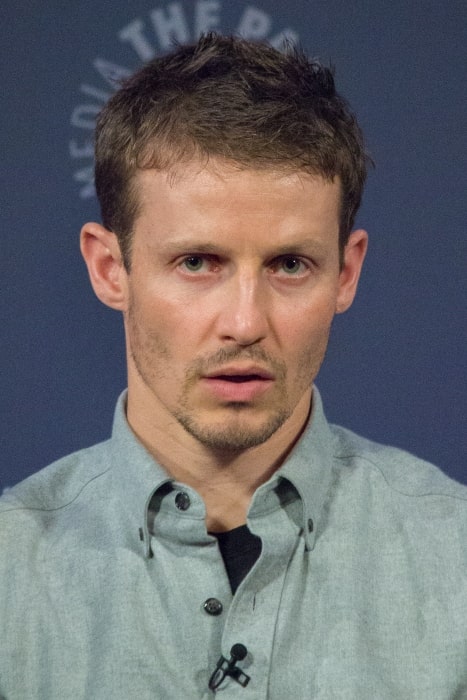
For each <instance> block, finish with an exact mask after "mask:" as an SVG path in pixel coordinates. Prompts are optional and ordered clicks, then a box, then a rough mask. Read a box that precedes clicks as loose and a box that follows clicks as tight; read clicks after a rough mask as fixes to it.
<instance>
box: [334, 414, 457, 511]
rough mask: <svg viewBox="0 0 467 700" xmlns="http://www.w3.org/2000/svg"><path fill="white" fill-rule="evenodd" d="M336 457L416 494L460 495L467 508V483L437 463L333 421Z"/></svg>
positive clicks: (344, 465)
mask: <svg viewBox="0 0 467 700" xmlns="http://www.w3.org/2000/svg"><path fill="white" fill-rule="evenodd" d="M330 427H331V432H332V435H333V448H334V449H333V452H334V459H335V460H336V461H337V462H338V463H339V464H340V466H341V467H342V468H343V469H344V470H345V469H347V470H350V471H358V470H361V471H363V472H365V473H366V475H367V476H368V477H370V475H371V474H373V475H374V477H375V479H376V480H381V481H382V483H383V484H384V485H385V487H386V488H387V489H388V490H390V491H393V492H394V493H399V494H400V495H401V496H407V497H409V498H410V497H412V498H420V497H430V496H432V497H436V496H439V497H445V498H448V499H449V498H452V499H458V500H459V505H460V506H461V507H464V508H465V509H466V511H467V486H465V485H464V484H461V483H459V482H457V481H454V480H453V479H451V478H450V477H448V476H447V475H446V474H445V473H444V472H443V471H442V470H441V469H439V468H438V467H436V466H435V465H433V464H431V463H429V462H427V461H425V460H423V459H420V458H418V457H416V456H415V455H413V454H411V453H409V452H407V451H405V450H402V449H399V448H397V447H390V446H388V445H382V444H380V443H377V442H373V441H371V440H368V439H366V438H363V437H361V436H360V435H357V434H356V433H353V432H352V431H350V430H347V429H346V428H342V427H341V426H337V425H331V426H330Z"/></svg>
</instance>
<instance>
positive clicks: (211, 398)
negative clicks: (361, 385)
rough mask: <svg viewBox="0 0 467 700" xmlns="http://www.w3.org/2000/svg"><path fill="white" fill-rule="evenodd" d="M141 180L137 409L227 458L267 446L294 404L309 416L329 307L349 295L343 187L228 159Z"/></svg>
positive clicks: (130, 306)
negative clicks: (341, 235)
mask: <svg viewBox="0 0 467 700" xmlns="http://www.w3.org/2000/svg"><path fill="white" fill-rule="evenodd" d="M136 184H137V187H138V189H139V193H140V195H139V196H140V202H141V207H140V213H139V215H138V218H137V220H136V221H135V225H134V233H133V245H132V252H131V270H130V272H129V273H128V277H127V278H126V305H125V308H124V316H125V331H126V339H127V350H128V363H129V412H131V411H133V414H135V410H134V407H137V411H140V412H141V411H143V412H144V413H145V416H144V421H145V423H146V424H148V423H152V424H153V425H158V426H164V425H166V426H167V429H169V430H171V431H172V432H173V430H175V431H176V432H177V431H178V432H179V433H180V435H181V436H182V438H183V436H185V437H186V435H187V433H188V434H189V435H190V436H192V437H194V438H195V439H196V440H197V441H199V442H200V443H202V444H203V445H204V446H206V447H208V448H209V449H211V450H214V451H222V452H223V453H236V452H238V451H241V450H244V449H247V448H249V447H253V446H255V445H259V444H261V443H264V442H265V441H266V440H268V438H269V437H271V435H273V433H274V432H275V431H276V430H277V429H278V428H280V426H282V425H283V424H284V422H285V421H287V419H288V418H289V417H291V416H293V415H294V414H297V412H299V413H301V414H302V422H303V421H304V420H305V419H306V415H307V413H308V410H309V404H310V398H311V385H312V382H313V380H314V378H315V376H316V374H317V372H318V369H319V367H320V365H321V362H322V359H323V357H324V353H325V350H326V346H327V342H328V336H329V331H330V326H331V322H332V319H333V316H334V314H335V313H336V311H337V310H344V309H345V308H346V307H347V306H348V305H349V304H350V302H351V300H350V301H349V300H348V299H347V296H346V294H345V290H344V287H345V283H344V282H345V280H344V277H343V276H342V275H343V274H344V273H340V270H339V251H338V227H339V201H340V187H339V184H338V183H337V182H334V183H330V182H327V181H325V180H323V179H322V178H320V177H318V176H311V175H308V174H304V173H296V172H291V173H284V172H278V171H274V170H249V169H246V170H239V169H236V168H235V167H234V166H233V165H231V164H225V163H222V162H220V161H214V163H213V164H210V165H209V166H208V167H204V166H203V165H201V164H200V163H197V162H194V163H191V164H189V165H188V166H185V167H183V168H182V167H181V166H180V168H179V170H178V171H177V172H176V173H175V175H173V174H172V175H169V174H168V173H166V172H158V171H154V170H147V171H142V172H140V173H139V174H138V175H137V182H136ZM174 426H175V428H174Z"/></svg>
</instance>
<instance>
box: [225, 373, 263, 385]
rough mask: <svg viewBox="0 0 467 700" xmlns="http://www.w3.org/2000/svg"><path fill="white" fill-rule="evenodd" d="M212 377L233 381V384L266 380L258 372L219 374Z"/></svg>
mask: <svg viewBox="0 0 467 700" xmlns="http://www.w3.org/2000/svg"><path fill="white" fill-rule="evenodd" d="M213 379H220V380H221V381H224V382H233V383H234V384H242V383H244V382H258V381H259V382H261V381H266V379H265V377H261V376H260V375H259V374H219V375H218V376H217V377H213Z"/></svg>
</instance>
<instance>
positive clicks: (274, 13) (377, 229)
mask: <svg viewBox="0 0 467 700" xmlns="http://www.w3.org/2000/svg"><path fill="white" fill-rule="evenodd" d="M210 28H213V29H219V30H222V31H224V32H232V31H236V32H238V31H240V32H243V34H245V35H247V36H250V37H254V38H265V39H268V40H271V41H272V42H274V43H276V42H278V41H280V38H281V36H283V35H284V34H288V35H289V36H291V37H292V38H295V39H298V40H300V42H301V43H302V45H303V46H304V47H305V48H306V49H307V51H308V52H309V53H310V54H311V55H313V56H317V57H320V58H321V59H323V60H324V61H327V62H332V63H333V64H334V65H335V66H336V74H337V83H338V86H339V88H340V90H341V91H342V92H343V93H344V94H345V95H346V96H347V97H348V99H349V100H350V102H351V104H352V105H353V106H354V109H355V110H356V112H357V114H358V116H359V118H360V121H361V124H362V126H363V128H364V131H365V133H366V137H367V143H368V147H369V149H370V151H371V153H372V155H373V158H374V160H375V162H376V169H375V170H374V171H373V172H372V173H371V175H370V179H369V183H368V187H367V192H366V197H365V200H364V204H363V207H362V209H361V212H360V215H359V220H358V223H359V224H360V225H362V226H364V227H366V228H367V229H368V231H369V233H370V250H369V257H368V261H367V264H366V270H365V273H364V277H363V280H362V282H361V287H360V291H359V294H358V296H357V299H356V302H355V304H354V307H353V308H352V309H351V310H350V312H349V313H348V314H346V315H345V316H343V317H339V318H337V319H336V323H335V326H334V330H333V337H332V340H331V345H330V348H329V353H328V358H327V361H326V364H325V366H324V368H323V370H322V372H321V374H320V377H319V380H318V385H319V386H320V389H321V392H322V394H323V396H324V401H325V407H326V411H327V414H328V417H329V418H330V419H331V420H332V421H334V422H338V423H341V424H344V425H346V426H347V427H349V428H351V429H353V430H356V431H357V432H360V433H361V434H364V435H366V436H368V437H370V438H373V439H376V440H378V441H381V442H385V443H392V444H395V445H398V446H401V447H404V448H406V449H408V450H410V451H412V452H414V453H416V454H418V455H420V456H422V457H424V458H426V459H428V460H430V461H432V462H435V463H436V464H438V465H439V466H440V467H441V468H442V469H443V470H444V471H446V472H447V473H448V474H450V475H451V476H453V477H454V478H456V479H458V480H460V481H464V482H467V464H466V457H467V424H466V413H467V412H466V408H467V400H466V390H465V376H466V364H467V363H466V351H465V347H466V341H467V318H466V282H465V280H466V271H467V231H466V222H467V211H466V209H467V207H466V194H467V193H466V190H467V177H466V175H465V166H466V155H467V130H466V124H467V90H466V84H465V83H466V73H467V5H466V3H465V1H464V0H462V1H456V0H449V2H446V3H440V2H432V1H430V0H423V1H421V0H419V1H416V0H413V1H412V2H410V3H407V2H405V1H404V2H402V1H401V0H395V1H394V2H391V3H389V2H387V1H386V0H372V2H369V1H368V2H367V1H366V0H358V1H356V2H344V1H343V0H340V1H337V0H326V2H324V1H323V0H316V1H313V0H290V2H288V3H287V4H286V3H283V2H281V1H279V0H277V1H276V2H273V1H270V2H268V1H267V0H255V1H254V2H242V1H241V0H238V1H236V2H228V1H227V0H224V1H222V0H198V1H194V0H193V1H192V2H183V1H181V2H164V1H163V0H159V2H156V1H155V0H153V1H152V2H151V1H149V0H145V1H143V0H133V1H132V2H131V3H126V2H123V0H120V2H118V1H113V2H106V1H104V0H92V2H91V1H90V0H81V1H80V2H79V3H78V2H75V3H60V2H59V1H58V0H55V1H52V0H48V1H47V0H40V1H39V0H29V2H28V3H27V7H26V3H17V2H14V1H13V0H4V2H3V3H2V22H1V24H0V31H1V52H2V60H1V70H2V78H1V80H2V93H3V100H2V102H3V104H2V110H1V112H0V120H1V130H0V133H1V139H2V144H1V154H2V155H1V185H0V187H1V190H0V191H1V198H2V204H1V222H2V229H1V246H0V255H1V277H0V279H1V288H2V293H1V296H0V313H1V319H0V320H1V326H0V329H1V330H0V333H1V343H2V371H1V379H0V382H1V383H0V392H1V404H0V406H1V407H0V410H1V416H0V425H1V441H2V442H1V454H2V461H1V465H0V490H1V488H2V487H5V486H8V485H11V484H13V483H15V482H17V481H19V480H20V479H22V478H24V477H26V476H27V475H29V474H31V473H32V472H33V471H36V470H37V469H39V468H41V467H43V466H45V465H46V464H47V463H49V462H50V461H52V460H53V459H56V458H58V457H60V456H62V455H63V454H65V453H68V452H70V451H72V450H74V449H77V448H80V447H83V446H86V445H89V444H91V443H93V442H96V441H98V440H101V439H103V438H105V437H106V436H107V435H108V434H109V430H110V426H111V420H112V413H113V406H114V402H115V399H116V397H117V395H118V393H119V392H120V391H121V389H122V388H123V387H124V386H125V365H124V348H123V332H122V329H121V321H120V318H119V316H118V314H117V313H115V312H112V311H110V310H108V309H106V308H105V307H103V306H101V305H100V304H99V302H98V301H97V300H95V299H94V297H93V294H92V292H91V289H90V287H89V284H88V281H87V277H86V272H85V268H84V264H83V263H82V262H81V260H80V257H79V253H78V232H79V228H80V226H81V224H82V223H83V222H84V221H85V220H88V219H94V218H96V217H97V216H98V210H97V205H96V201H95V199H94V197H93V196H92V182H91V178H90V173H91V166H92V156H91V142H92V126H93V121H94V118H95V115H96V112H97V111H98V110H99V109H100V107H101V106H102V103H103V100H105V98H106V95H108V94H110V93H111V91H112V87H111V83H112V80H111V79H112V77H115V76H119V75H123V74H125V72H127V71H131V70H133V69H135V68H137V67H138V66H139V65H140V64H141V62H142V61H143V60H145V59H147V58H150V56H152V55H154V54H158V53H160V52H161V51H163V50H165V48H166V47H167V45H168V43H170V40H171V37H172V36H176V37H177V38H178V39H179V40H182V41H183V40H192V39H194V38H195V36H196V35H197V33H198V32H199V31H201V30H203V29H210Z"/></svg>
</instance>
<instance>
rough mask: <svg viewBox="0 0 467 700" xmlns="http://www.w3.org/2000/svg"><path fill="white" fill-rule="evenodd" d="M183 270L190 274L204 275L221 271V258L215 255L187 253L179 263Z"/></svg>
mask: <svg viewBox="0 0 467 700" xmlns="http://www.w3.org/2000/svg"><path fill="white" fill-rule="evenodd" d="M178 266H179V268H180V270H181V272H184V273H185V274H189V275H196V274H198V275H203V274H209V273H213V272H218V271H219V260H218V258H217V257H216V256H214V255H204V254H201V253H200V254H197V253H193V254H192V255H186V256H185V257H184V258H182V259H181V260H180V262H179V264H178Z"/></svg>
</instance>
